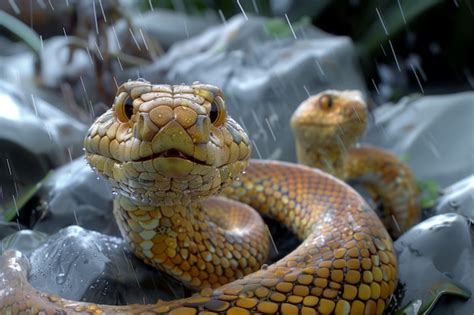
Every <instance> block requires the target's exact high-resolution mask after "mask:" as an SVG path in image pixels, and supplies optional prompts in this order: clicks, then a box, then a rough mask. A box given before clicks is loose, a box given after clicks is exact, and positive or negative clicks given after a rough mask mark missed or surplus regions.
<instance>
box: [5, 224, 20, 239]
mask: <svg viewBox="0 0 474 315" xmlns="http://www.w3.org/2000/svg"><path fill="white" fill-rule="evenodd" d="M21 228H22V227H21V226H20V225H18V224H17V223H16V222H15V223H13V222H2V221H1V220H0V240H1V239H3V238H4V237H7V236H8V235H10V234H13V233H16V232H18V231H19V230H20V229H21Z"/></svg>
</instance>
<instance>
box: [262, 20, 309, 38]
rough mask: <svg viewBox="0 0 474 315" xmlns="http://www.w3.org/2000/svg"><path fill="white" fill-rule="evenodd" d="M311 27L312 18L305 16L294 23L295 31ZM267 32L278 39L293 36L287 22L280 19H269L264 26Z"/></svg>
mask: <svg viewBox="0 0 474 315" xmlns="http://www.w3.org/2000/svg"><path fill="white" fill-rule="evenodd" d="M307 25H311V18H310V17H308V16H303V17H301V19H299V20H298V21H296V22H295V23H292V27H293V29H297V28H299V27H304V26H307ZM264 28H265V32H267V34H269V35H273V36H276V37H289V36H291V35H292V33H291V29H290V26H289V25H288V22H287V21H286V20H283V19H280V18H271V19H268V20H267V21H266V22H265V24H264Z"/></svg>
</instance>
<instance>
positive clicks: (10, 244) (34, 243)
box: [0, 230, 47, 255]
mask: <svg viewBox="0 0 474 315" xmlns="http://www.w3.org/2000/svg"><path fill="white" fill-rule="evenodd" d="M46 238H47V234H45V233H41V232H37V231H32V230H21V231H17V232H15V233H14V234H11V235H9V236H7V237H5V238H4V239H2V241H1V242H0V254H1V253H3V252H5V251H7V250H9V249H13V250H18V251H20V252H22V253H23V254H25V255H29V254H30V253H31V252H32V251H33V250H35V249H37V248H38V247H39V246H40V245H41V244H43V243H44V242H45V240H46Z"/></svg>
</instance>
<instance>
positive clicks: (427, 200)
mask: <svg viewBox="0 0 474 315" xmlns="http://www.w3.org/2000/svg"><path fill="white" fill-rule="evenodd" d="M417 184H418V188H419V189H420V196H421V197H420V204H421V207H422V208H423V209H429V208H431V207H433V206H434V204H435V203H436V200H437V199H438V197H439V189H440V188H439V184H438V183H437V182H435V181H432V180H423V181H418V182H417Z"/></svg>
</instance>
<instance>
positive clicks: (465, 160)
mask: <svg viewBox="0 0 474 315" xmlns="http://www.w3.org/2000/svg"><path fill="white" fill-rule="evenodd" d="M473 99H474V92H464V93H457V94H449V95H433V96H425V97H420V96H411V97H405V98H403V99H402V100H401V101H400V102H399V103H397V104H391V103H389V104H385V105H383V106H380V107H377V108H376V109H375V111H374V118H375V124H373V125H372V126H371V127H370V129H369V131H368V133H367V135H366V137H365V140H364V141H365V142H368V143H371V144H373V145H377V146H379V147H383V148H387V149H390V150H392V151H393V152H395V153H396V154H398V155H401V156H404V158H406V160H407V163H408V164H409V165H410V166H411V168H412V170H413V171H414V173H415V175H416V176H417V177H418V178H420V179H423V180H433V181H435V182H437V183H438V184H439V185H440V186H441V187H446V186H449V185H451V184H453V183H455V182H456V181H458V180H461V179H462V178H464V177H466V176H469V175H471V174H472V170H473V169H474V162H473V161H474V137H473V134H474V130H473V125H472V117H474V106H473Z"/></svg>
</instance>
